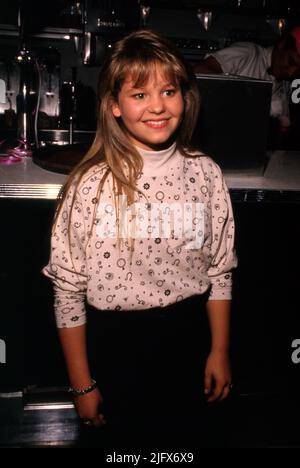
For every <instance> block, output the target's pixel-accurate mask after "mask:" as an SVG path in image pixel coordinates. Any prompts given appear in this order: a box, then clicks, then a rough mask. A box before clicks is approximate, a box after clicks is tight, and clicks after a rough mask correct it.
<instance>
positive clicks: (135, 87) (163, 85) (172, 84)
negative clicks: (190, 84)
mask: <svg viewBox="0 0 300 468" xmlns="http://www.w3.org/2000/svg"><path fill="white" fill-rule="evenodd" d="M146 86H147V84H145V85H140V86H130V88H129V89H145V87H146ZM169 86H172V87H173V88H178V84H176V83H170V82H169V83H163V84H162V85H160V87H161V88H167V87H169Z"/></svg>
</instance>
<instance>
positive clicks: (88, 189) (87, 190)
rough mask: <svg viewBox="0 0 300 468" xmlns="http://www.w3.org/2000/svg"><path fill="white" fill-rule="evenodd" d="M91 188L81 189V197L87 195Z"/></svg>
mask: <svg viewBox="0 0 300 468" xmlns="http://www.w3.org/2000/svg"><path fill="white" fill-rule="evenodd" d="M91 188H92V187H83V189H82V193H83V195H88V194H89V193H90V190H91Z"/></svg>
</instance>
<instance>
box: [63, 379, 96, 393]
mask: <svg viewBox="0 0 300 468" xmlns="http://www.w3.org/2000/svg"><path fill="white" fill-rule="evenodd" d="M96 387H97V382H96V380H94V379H92V383H91V385H89V386H88V387H85V388H82V389H80V388H73V387H69V390H68V392H69V393H72V395H73V396H83V395H86V394H87V393H90V392H92V391H93V390H95V388H96Z"/></svg>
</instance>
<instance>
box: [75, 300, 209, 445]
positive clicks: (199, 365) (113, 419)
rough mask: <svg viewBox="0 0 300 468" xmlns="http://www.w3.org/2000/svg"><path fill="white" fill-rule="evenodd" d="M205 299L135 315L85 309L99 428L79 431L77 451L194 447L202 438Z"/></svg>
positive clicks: (206, 343) (206, 344)
mask: <svg viewBox="0 0 300 468" xmlns="http://www.w3.org/2000/svg"><path fill="white" fill-rule="evenodd" d="M207 298H208V293H207V294H204V295H196V296H192V297H189V298H188V299H185V300H183V301H181V302H179V303H176V304H172V305H170V306H167V307H165V308H153V309H146V310H136V311H134V310H130V311H103V310H102V311H100V310H97V309H95V308H93V307H91V306H89V305H88V306H87V343H88V356H89V364H90V368H91V374H92V376H93V378H94V379H96V380H97V382H98V387H99V389H100V391H101V393H102V395H103V400H104V403H103V408H102V409H103V413H104V414H105V417H106V420H107V424H106V426H105V427H104V428H101V429H100V430H97V431H96V430H94V429H89V428H87V429H85V428H84V431H86V433H85V436H84V437H85V443H87V440H86V438H87V437H88V439H89V441H90V443H91V444H95V445H97V446H99V447H100V446H103V447H114V448H121V447H129V446H135V447H143V448H147V449H148V448H151V447H152V448H154V447H155V448H157V447H164V448H167V446H169V445H170V444H171V445H172V447H173V448H174V447H176V448H178V449H179V448H180V446H181V447H184V448H186V447H187V446H189V445H191V446H192V445H193V446H194V445H197V446H198V445H201V441H203V437H204V436H205V434H206V433H207V422H206V419H205V408H206V406H207V404H206V401H205V397H204V392H203V383H204V366H205V361H206V357H207V354H208V350H209V345H210V334H209V326H208V320H207V314H206V308H205V304H206V301H207ZM92 439H93V441H92ZM95 440H96V442H95Z"/></svg>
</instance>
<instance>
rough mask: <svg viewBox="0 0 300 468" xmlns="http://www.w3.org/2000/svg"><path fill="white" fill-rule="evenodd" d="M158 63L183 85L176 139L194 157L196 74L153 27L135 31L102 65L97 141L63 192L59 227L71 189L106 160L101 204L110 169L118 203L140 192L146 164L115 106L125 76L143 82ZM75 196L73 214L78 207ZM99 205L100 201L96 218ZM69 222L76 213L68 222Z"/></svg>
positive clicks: (123, 40)
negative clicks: (138, 185)
mask: <svg viewBox="0 0 300 468" xmlns="http://www.w3.org/2000/svg"><path fill="white" fill-rule="evenodd" d="M157 66H159V67H160V69H161V71H162V73H163V74H164V75H165V76H166V77H167V78H168V79H169V80H170V82H171V83H174V84H175V83H176V84H179V86H180V88H181V92H182V95H183V99H184V114H183V118H182V121H181V123H180V126H179V128H178V130H177V131H176V135H175V140H176V147H177V150H179V151H180V153H181V154H182V155H183V156H189V151H190V150H192V148H191V146H190V142H191V137H192V134H193V131H194V128H195V125H196V122H197V117H198V112H199V103H200V98H199V93H198V88H197V84H196V80H195V77H194V74H193V73H192V71H191V70H190V68H189V66H188V65H187V64H186V63H185V62H184V60H183V58H182V57H181V55H180V54H179V52H178V51H177V49H176V48H175V47H174V46H173V44H172V43H170V42H169V41H168V40H167V39H165V38H164V37H162V36H160V35H158V34H157V33H155V32H152V31H149V30H139V31H135V32H133V33H131V34H129V35H128V36H126V37H125V38H123V39H121V40H120V41H118V42H117V43H116V44H115V45H114V48H113V51H112V54H111V55H109V57H108V58H107V59H106V61H105V62H104V64H103V66H102V69H101V71H100V76H99V85H98V98H99V110H98V112H99V113H98V124H97V130H96V135H95V139H94V142H93V143H92V145H91V147H90V149H89V150H88V152H87V153H86V155H85V156H84V158H83V159H82V161H81V162H80V164H79V165H77V166H76V167H75V168H74V169H73V171H72V172H71V174H70V175H69V177H68V179H67V181H66V183H65V184H64V186H63V187H62V189H61V191H60V194H59V197H58V206H57V210H56V215H55V218H54V226H55V225H56V221H57V219H58V214H59V212H60V209H61V207H62V205H63V202H64V200H65V198H66V196H67V194H68V192H69V189H70V187H71V186H74V192H73V193H74V194H75V193H76V190H77V189H78V186H79V184H80V181H81V180H82V178H83V176H84V174H85V173H86V172H87V171H88V170H89V169H90V168H91V167H92V166H95V165H97V164H99V163H101V162H105V163H106V165H107V170H106V172H105V173H104V176H103V177H102V180H101V182H100V184H99V189H98V194H97V200H98V202H99V198H100V197H99V195H100V192H101V189H102V187H103V184H104V182H105V180H106V178H107V176H108V175H109V174H110V173H111V174H112V179H113V187H114V194H115V203H117V202H116V200H117V197H118V195H121V194H123V195H126V196H127V200H128V203H129V205H130V204H131V203H133V202H134V198H135V194H136V192H139V191H138V189H137V187H136V180H137V177H138V175H139V173H140V172H141V170H142V166H143V162H142V158H141V156H140V155H139V153H138V151H137V150H136V148H135V147H134V146H133V144H132V143H131V142H130V140H129V138H128V136H127V135H126V133H125V131H124V129H123V127H122V124H121V122H120V119H117V118H115V117H114V115H113V113H112V104H113V102H116V101H117V100H118V94H119V92H120V90H121V87H122V85H123V83H124V81H125V80H126V79H128V78H131V79H132V80H133V82H134V83H135V86H136V87H139V86H142V85H144V84H145V83H146V82H147V80H148V79H149V75H150V74H151V72H152V71H153V70H154V69H155V68H156V67H157ZM125 168H126V170H125ZM74 198H75V197H73V201H72V204H71V211H70V213H71V212H72V209H73V205H74ZM96 208H97V206H96V205H95V206H94V218H95V213H96ZM116 208H117V207H116ZM116 213H118V211H116ZM70 220H71V215H70V216H69V223H70ZM69 228H70V224H69ZM69 231H70V229H69Z"/></svg>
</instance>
